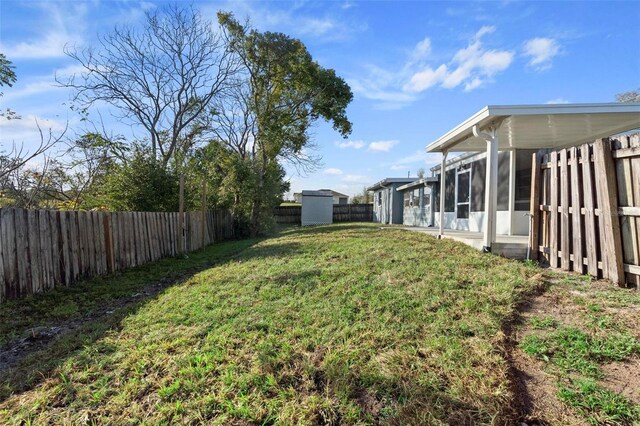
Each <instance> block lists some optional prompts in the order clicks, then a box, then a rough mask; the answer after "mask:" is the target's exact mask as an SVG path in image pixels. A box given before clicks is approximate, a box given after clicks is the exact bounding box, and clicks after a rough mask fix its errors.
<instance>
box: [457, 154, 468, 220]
mask: <svg viewBox="0 0 640 426" xmlns="http://www.w3.org/2000/svg"><path fill="white" fill-rule="evenodd" d="M470 194H471V165H470V164H464V165H462V166H460V167H458V186H457V194H456V202H457V207H458V208H457V213H458V214H457V218H458V219H468V218H469V200H470V199H469V195H470Z"/></svg>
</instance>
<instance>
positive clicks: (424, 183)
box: [396, 176, 439, 191]
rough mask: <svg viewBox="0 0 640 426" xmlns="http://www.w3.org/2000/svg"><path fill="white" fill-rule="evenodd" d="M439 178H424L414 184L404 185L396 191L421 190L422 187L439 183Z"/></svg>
mask: <svg viewBox="0 0 640 426" xmlns="http://www.w3.org/2000/svg"><path fill="white" fill-rule="evenodd" d="M438 180H439V178H438V177H437V176H429V177H424V178H422V179H418V180H414V181H413V182H409V183H408V184H406V185H402V186H399V187H397V188H396V191H404V190H406V189H412V188H419V187H421V186H427V184H429V183H434V182H438Z"/></svg>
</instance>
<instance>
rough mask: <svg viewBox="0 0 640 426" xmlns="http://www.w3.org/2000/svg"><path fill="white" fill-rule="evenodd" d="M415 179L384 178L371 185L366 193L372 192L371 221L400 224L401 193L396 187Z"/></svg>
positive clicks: (401, 209)
mask: <svg viewBox="0 0 640 426" xmlns="http://www.w3.org/2000/svg"><path fill="white" fill-rule="evenodd" d="M416 179H417V178H386V179H383V180H381V181H380V182H378V183H376V184H374V185H371V186H370V187H368V188H367V191H371V192H373V221H374V222H380V223H386V224H391V223H395V224H401V223H402V211H403V202H404V201H403V197H402V193H400V192H398V191H397V189H398V187H400V186H402V185H405V184H408V183H411V182H413V181H415V180H416Z"/></svg>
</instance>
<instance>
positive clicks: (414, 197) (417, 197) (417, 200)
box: [411, 188, 420, 207]
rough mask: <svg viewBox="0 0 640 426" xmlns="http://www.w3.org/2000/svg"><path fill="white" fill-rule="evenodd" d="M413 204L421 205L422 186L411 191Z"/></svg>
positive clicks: (414, 205) (415, 205)
mask: <svg viewBox="0 0 640 426" xmlns="http://www.w3.org/2000/svg"><path fill="white" fill-rule="evenodd" d="M411 205H412V206H413V207H420V188H416V189H414V190H413V191H411Z"/></svg>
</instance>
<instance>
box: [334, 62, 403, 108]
mask: <svg viewBox="0 0 640 426" xmlns="http://www.w3.org/2000/svg"><path fill="white" fill-rule="evenodd" d="M366 68H367V70H368V73H367V75H366V76H365V77H358V78H349V79H347V83H349V86H351V89H352V90H353V92H354V93H355V94H356V95H357V96H358V95H359V96H362V97H364V98H365V99H369V100H372V101H376V102H377V103H376V105H375V107H376V108H377V109H397V108H401V107H403V106H405V105H408V104H409V103H411V102H413V101H414V100H415V97H414V96H413V95H412V94H410V93H405V92H403V91H402V90H401V89H399V88H397V87H399V86H401V82H402V73H401V72H400V73H397V72H390V71H387V70H385V69H383V68H380V67H377V66H375V65H368V66H367V67H366Z"/></svg>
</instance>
